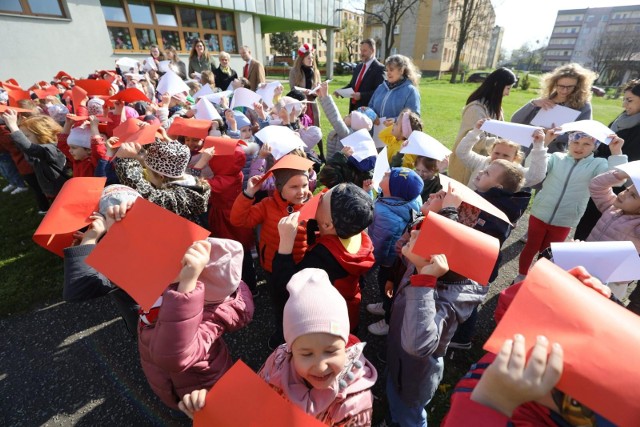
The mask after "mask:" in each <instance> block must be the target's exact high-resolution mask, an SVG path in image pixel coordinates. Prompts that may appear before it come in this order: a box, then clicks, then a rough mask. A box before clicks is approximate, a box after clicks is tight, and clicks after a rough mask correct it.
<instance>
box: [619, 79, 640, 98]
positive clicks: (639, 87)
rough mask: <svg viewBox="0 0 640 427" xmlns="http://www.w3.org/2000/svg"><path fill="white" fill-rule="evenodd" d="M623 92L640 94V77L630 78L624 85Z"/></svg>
mask: <svg viewBox="0 0 640 427" xmlns="http://www.w3.org/2000/svg"><path fill="white" fill-rule="evenodd" d="M622 91H623V92H629V91H630V92H631V93H632V94H634V95H636V96H640V79H633V80H629V81H628V82H627V84H625V85H624V89H622Z"/></svg>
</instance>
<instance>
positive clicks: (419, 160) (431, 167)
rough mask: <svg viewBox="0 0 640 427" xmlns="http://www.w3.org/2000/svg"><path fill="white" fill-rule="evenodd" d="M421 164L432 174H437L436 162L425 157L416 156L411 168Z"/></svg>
mask: <svg viewBox="0 0 640 427" xmlns="http://www.w3.org/2000/svg"><path fill="white" fill-rule="evenodd" d="M419 164H421V165H422V166H424V168H425V169H426V170H428V171H431V172H433V173H437V172H438V161H437V160H436V159H432V158H431V157H426V156H417V157H416V160H415V161H414V162H413V168H414V169H415V168H417V167H418V165H419Z"/></svg>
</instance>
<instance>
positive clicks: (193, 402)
mask: <svg viewBox="0 0 640 427" xmlns="http://www.w3.org/2000/svg"><path fill="white" fill-rule="evenodd" d="M206 398H207V389H206V388H203V389H201V390H194V391H192V392H191V393H189V394H185V395H184V397H183V398H182V400H181V401H180V402H178V407H179V408H180V410H181V411H182V412H184V413H185V414H187V415H188V416H189V418H191V419H193V413H194V412H198V411H199V410H201V409H202V408H204V404H205V400H206Z"/></svg>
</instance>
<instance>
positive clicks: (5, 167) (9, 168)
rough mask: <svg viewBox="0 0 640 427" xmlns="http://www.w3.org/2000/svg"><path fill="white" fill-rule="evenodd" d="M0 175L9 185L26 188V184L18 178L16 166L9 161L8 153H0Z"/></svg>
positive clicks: (9, 155)
mask: <svg viewBox="0 0 640 427" xmlns="http://www.w3.org/2000/svg"><path fill="white" fill-rule="evenodd" d="M0 175H2V176H3V177H4V178H5V179H6V180H7V181H9V184H11V185H13V186H15V187H26V186H27V184H25V183H24V180H23V179H22V177H21V176H20V173H19V172H18V168H16V164H15V163H13V160H12V159H11V154H9V153H6V152H5V153H0Z"/></svg>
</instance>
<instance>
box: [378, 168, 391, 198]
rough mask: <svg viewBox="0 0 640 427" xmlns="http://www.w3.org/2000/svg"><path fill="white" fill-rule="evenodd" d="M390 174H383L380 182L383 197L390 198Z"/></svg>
mask: <svg viewBox="0 0 640 427" xmlns="http://www.w3.org/2000/svg"><path fill="white" fill-rule="evenodd" d="M390 174H391V172H385V173H384V177H383V178H382V181H380V190H382V194H384V196H385V197H389V196H391V190H389V175H390Z"/></svg>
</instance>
